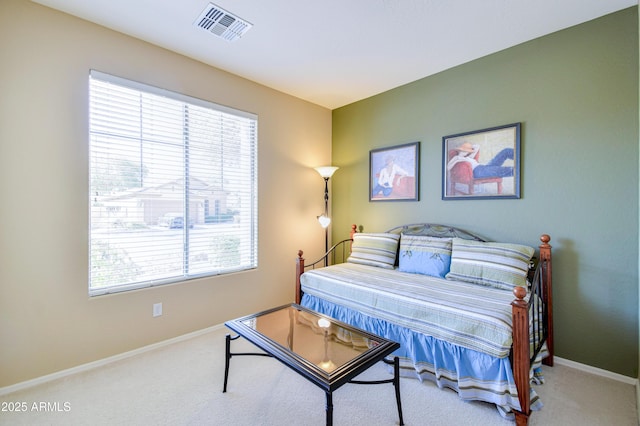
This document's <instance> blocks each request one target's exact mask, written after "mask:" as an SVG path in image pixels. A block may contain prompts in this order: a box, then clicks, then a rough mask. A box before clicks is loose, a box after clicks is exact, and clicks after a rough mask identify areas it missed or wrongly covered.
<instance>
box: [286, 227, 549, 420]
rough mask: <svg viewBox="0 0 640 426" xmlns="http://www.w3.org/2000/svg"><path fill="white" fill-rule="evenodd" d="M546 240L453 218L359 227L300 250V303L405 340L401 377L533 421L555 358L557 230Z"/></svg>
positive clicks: (402, 347)
mask: <svg viewBox="0 0 640 426" xmlns="http://www.w3.org/2000/svg"><path fill="white" fill-rule="evenodd" d="M394 241H395V245H394ZM540 241H541V243H540V244H539V247H538V252H537V253H534V252H535V250H534V249H533V248H531V247H527V246H523V245H519V244H511V243H496V242H490V241H487V240H485V239H484V238H482V237H480V236H478V235H476V234H474V233H471V232H468V231H465V230H463V229H460V228H456V227H451V226H446V225H438V224H429V223H419V224H409V225H402V226H399V227H395V228H393V229H390V230H387V231H385V232H381V233H370V234H369V233H367V234H365V233H357V232H356V225H352V228H351V235H350V238H348V239H345V240H343V241H341V242H339V243H337V244H335V245H334V246H333V247H331V249H330V250H329V251H328V252H327V253H326V254H325V255H324V256H323V257H322V258H320V259H318V260H316V261H314V262H311V263H309V264H305V259H304V257H303V252H302V251H301V250H300V251H299V252H298V258H297V261H296V302H297V303H299V304H301V305H303V306H305V307H307V308H310V309H312V310H315V311H317V312H320V313H323V314H325V315H329V316H331V317H334V318H336V319H338V320H340V321H343V322H346V323H349V324H351V325H353V326H356V327H359V328H362V329H364V330H366V331H369V332H372V333H375V334H378V335H381V336H383V337H385V338H388V339H391V340H395V341H397V342H399V343H400V345H401V347H400V349H398V351H396V352H395V353H394V355H395V356H398V357H400V359H401V370H402V374H403V376H405V377H415V378H418V379H419V380H432V381H435V383H436V384H437V385H438V386H439V387H440V388H450V389H453V390H455V391H456V392H457V393H458V395H459V396H460V398H461V399H463V400H479V401H485V402H488V403H492V404H495V406H496V407H497V408H498V411H499V412H500V413H501V414H502V415H503V416H504V417H506V418H511V419H514V420H515V422H516V424H517V425H525V424H527V423H528V419H529V416H530V414H531V412H532V411H534V410H539V409H540V408H541V407H542V402H541V401H540V399H539V397H538V395H537V394H536V392H535V390H534V389H533V387H532V386H531V384H532V383H542V382H543V377H542V374H541V369H540V365H541V364H545V365H549V366H552V365H553V316H552V292H551V284H552V283H551V246H550V245H549V241H550V237H549V236H548V235H546V234H543V235H542V236H541V237H540Z"/></svg>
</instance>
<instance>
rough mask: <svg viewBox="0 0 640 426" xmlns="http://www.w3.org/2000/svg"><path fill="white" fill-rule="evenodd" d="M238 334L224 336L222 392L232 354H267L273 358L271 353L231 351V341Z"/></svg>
mask: <svg viewBox="0 0 640 426" xmlns="http://www.w3.org/2000/svg"><path fill="white" fill-rule="evenodd" d="M239 338H240V335H239V334H238V335H237V336H233V337H231V335H230V334H227V335H226V336H225V341H224V346H225V348H224V385H223V387H222V392H223V393H224V392H226V391H227V379H228V378H229V361H230V360H231V358H232V357H233V356H247V355H248V356H268V357H270V358H273V355H271V354H267V353H256V352H236V353H231V341H232V340H236V339H239Z"/></svg>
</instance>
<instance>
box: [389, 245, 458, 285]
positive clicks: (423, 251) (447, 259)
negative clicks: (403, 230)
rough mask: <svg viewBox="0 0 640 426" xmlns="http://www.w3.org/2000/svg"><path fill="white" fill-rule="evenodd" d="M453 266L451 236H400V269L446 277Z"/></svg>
mask: <svg viewBox="0 0 640 426" xmlns="http://www.w3.org/2000/svg"><path fill="white" fill-rule="evenodd" d="M450 266H451V238H439V237H427V236H424V235H406V234H402V236H401V237H400V259H399V261H398V270H400V271H401V272H410V273H414V274H424V275H431V276H433V277H440V278H444V277H445V275H447V273H448V272H449V268H450Z"/></svg>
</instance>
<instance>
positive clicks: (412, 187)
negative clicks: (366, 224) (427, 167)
mask: <svg viewBox="0 0 640 426" xmlns="http://www.w3.org/2000/svg"><path fill="white" fill-rule="evenodd" d="M419 162H420V142H412V143H407V144H404V145H396V146H392V147H389V148H380V149H372V150H371V151H369V201H418V195H419V193H420V192H419V190H418V181H419V180H420V179H419V177H420V166H419Z"/></svg>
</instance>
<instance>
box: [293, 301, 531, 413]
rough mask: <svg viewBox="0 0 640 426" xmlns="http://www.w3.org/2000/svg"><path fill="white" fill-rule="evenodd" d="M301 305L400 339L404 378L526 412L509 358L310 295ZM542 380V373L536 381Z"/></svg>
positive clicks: (503, 410)
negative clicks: (464, 346) (468, 347)
mask: <svg viewBox="0 0 640 426" xmlns="http://www.w3.org/2000/svg"><path fill="white" fill-rule="evenodd" d="M301 305H302V306H305V307H307V308H309V309H312V310H314V311H316V312H320V313H322V314H325V315H327V316H330V317H332V318H335V319H337V320H339V321H342V322H345V323H347V324H350V325H353V326H355V327H358V328H361V329H363V330H366V331H368V332H370V333H373V334H377V335H379V336H382V337H385V338H387V339H389V340H393V341H396V342H398V343H400V349H398V350H397V351H396V352H394V354H393V355H395V356H398V357H399V358H400V366H401V372H402V376H403V377H412V378H417V379H419V380H421V381H422V380H424V379H428V380H431V381H434V382H435V383H436V384H437V385H438V387H440V388H445V387H446V388H450V389H453V390H455V391H456V392H457V393H458V395H459V396H460V398H462V399H464V400H478V401H485V402H489V403H493V404H495V405H496V407H497V408H498V411H499V412H500V414H501V415H502V416H503V417H506V418H510V419H513V418H514V415H513V413H512V409H516V410H520V402H519V401H518V391H517V388H516V384H515V381H514V378H513V372H512V369H511V362H510V361H509V358H508V357H505V358H496V357H493V356H491V355H487V354H483V353H481V352H478V351H474V350H471V349H466V348H463V347H460V346H457V345H453V344H451V343H447V342H445V341H442V340H438V339H435V338H433V337H430V336H426V335H424V334H421V333H418V332H414V331H412V330H410V329H408V328H406V327H401V326H398V325H395V324H391V323H389V322H387V321H384V320H380V319H377V318H373V317H370V316H368V315H364V314H362V313H360V312H357V311H354V310H352V309H349V308H346V307H343V306H339V305H336V304H333V303H329V302H327V301H324V300H322V299H319V298H317V297H315V296H311V295H308V294H305V295H304V296H303V297H302V301H301ZM532 380H533V374H532ZM541 381H542V378H541V376H540V375H539V374H537V375H536V382H537V383H540V382H541ZM541 407H542V402H541V401H540V399H539V397H538V395H537V394H536V393H535V391H534V390H533V388H531V409H532V410H539V409H540V408H541Z"/></svg>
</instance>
